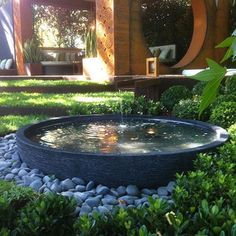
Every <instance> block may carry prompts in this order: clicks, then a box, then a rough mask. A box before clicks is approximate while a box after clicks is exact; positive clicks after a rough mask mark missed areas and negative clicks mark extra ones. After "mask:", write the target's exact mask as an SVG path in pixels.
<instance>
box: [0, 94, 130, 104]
mask: <svg viewBox="0 0 236 236" xmlns="http://www.w3.org/2000/svg"><path fill="white" fill-rule="evenodd" d="M133 97H134V94H133V93H132V92H122V93H118V92H117V93H115V92H103V93H85V94H72V93H70V94H39V93H24V92H21V93H1V94H0V106H7V107H35V106H37V107H63V108H66V107H70V106H75V105H77V104H78V103H88V104H90V103H97V104H99V103H106V102H109V103H111V102H119V101H120V100H121V99H122V100H130V99H133Z"/></svg>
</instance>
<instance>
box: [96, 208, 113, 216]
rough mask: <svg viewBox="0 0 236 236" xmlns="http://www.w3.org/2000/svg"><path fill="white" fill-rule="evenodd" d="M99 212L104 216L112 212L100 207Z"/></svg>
mask: <svg viewBox="0 0 236 236" xmlns="http://www.w3.org/2000/svg"><path fill="white" fill-rule="evenodd" d="M98 211H99V212H100V213H101V214H104V215H106V214H109V213H110V211H109V210H108V209H107V208H106V207H105V206H99V207H98Z"/></svg>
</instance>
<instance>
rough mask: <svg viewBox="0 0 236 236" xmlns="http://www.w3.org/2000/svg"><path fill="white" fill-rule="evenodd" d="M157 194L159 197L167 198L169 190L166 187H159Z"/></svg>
mask: <svg viewBox="0 0 236 236" xmlns="http://www.w3.org/2000/svg"><path fill="white" fill-rule="evenodd" d="M157 194H158V195H159V196H167V195H168V191H167V188H166V187H159V188H158V189H157Z"/></svg>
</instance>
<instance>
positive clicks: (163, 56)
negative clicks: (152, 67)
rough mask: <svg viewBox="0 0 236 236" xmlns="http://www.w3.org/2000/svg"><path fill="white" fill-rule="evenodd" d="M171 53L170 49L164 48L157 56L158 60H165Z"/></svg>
mask: <svg viewBox="0 0 236 236" xmlns="http://www.w3.org/2000/svg"><path fill="white" fill-rule="evenodd" d="M170 53H171V49H170V48H165V49H163V50H162V51H161V54H160V56H159V58H160V59H161V60H164V59H167V58H168V57H169V56H170Z"/></svg>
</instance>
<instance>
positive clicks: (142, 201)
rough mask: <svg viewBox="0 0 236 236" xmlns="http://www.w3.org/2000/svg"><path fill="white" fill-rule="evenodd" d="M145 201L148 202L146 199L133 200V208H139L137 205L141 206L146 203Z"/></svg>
mask: <svg viewBox="0 0 236 236" xmlns="http://www.w3.org/2000/svg"><path fill="white" fill-rule="evenodd" d="M147 201H148V199H147V197H143V198H140V199H137V200H135V201H134V204H135V206H139V205H142V204H143V203H144V202H147Z"/></svg>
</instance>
